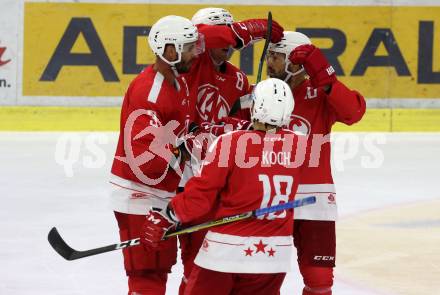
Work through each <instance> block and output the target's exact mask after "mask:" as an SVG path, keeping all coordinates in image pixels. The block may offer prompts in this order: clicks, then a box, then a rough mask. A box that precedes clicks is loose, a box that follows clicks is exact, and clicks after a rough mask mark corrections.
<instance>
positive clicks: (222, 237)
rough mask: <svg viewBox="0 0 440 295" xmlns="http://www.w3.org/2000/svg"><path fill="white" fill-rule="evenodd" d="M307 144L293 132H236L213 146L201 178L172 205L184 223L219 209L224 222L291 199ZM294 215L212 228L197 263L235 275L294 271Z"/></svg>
mask: <svg viewBox="0 0 440 295" xmlns="http://www.w3.org/2000/svg"><path fill="white" fill-rule="evenodd" d="M305 145H306V139H305V137H304V136H298V135H296V134H294V133H293V132H291V131H289V130H280V131H278V132H276V133H270V132H267V133H266V132H262V131H233V132H230V133H227V134H224V135H222V136H220V137H218V139H217V140H216V142H214V144H213V145H212V146H211V147H210V150H209V153H208V155H207V159H209V160H208V161H209V162H208V163H205V164H204V166H203V168H202V172H201V175H200V176H195V177H193V178H191V179H190V180H189V181H188V183H187V184H186V186H185V191H184V192H182V193H180V194H178V195H176V196H175V197H174V198H173V199H172V201H171V203H170V204H171V206H172V208H173V209H174V211H175V213H176V215H177V217H178V218H179V220H180V221H181V222H182V223H190V222H191V221H193V220H195V219H197V218H200V217H201V216H204V215H205V214H206V213H207V212H210V211H211V210H213V209H214V210H215V214H214V215H215V217H216V218H221V217H225V216H229V215H234V214H238V213H243V212H246V211H250V210H254V209H258V208H264V207H268V206H273V205H277V204H280V203H285V202H288V201H290V200H293V198H294V195H295V192H296V190H297V186H298V181H297V179H296V178H297V176H298V175H299V172H300V169H301V165H302V164H303V162H304V159H305ZM292 214H293V213H292V210H287V211H282V212H277V213H271V214H269V215H266V216H263V217H262V218H261V219H249V220H243V221H239V222H234V223H230V224H227V225H223V226H219V227H215V228H212V229H211V230H209V231H208V233H207V235H206V237H205V240H204V242H203V245H202V247H201V249H200V250H199V253H198V256H197V258H196V260H195V263H196V264H198V265H199V266H201V267H204V268H207V269H212V270H215V271H222V272H234V273H277V272H286V271H289V270H290V265H291V263H290V261H291V259H290V258H291V254H292V249H293V247H292V237H291V235H292V229H293V219H292Z"/></svg>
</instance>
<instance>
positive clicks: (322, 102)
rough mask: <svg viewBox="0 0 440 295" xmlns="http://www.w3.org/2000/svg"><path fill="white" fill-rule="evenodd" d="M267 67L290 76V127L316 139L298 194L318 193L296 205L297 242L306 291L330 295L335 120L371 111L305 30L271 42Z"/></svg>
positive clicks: (353, 119)
mask: <svg viewBox="0 0 440 295" xmlns="http://www.w3.org/2000/svg"><path fill="white" fill-rule="evenodd" d="M267 71H268V75H269V76H270V77H274V78H278V79H281V80H284V81H286V82H287V83H288V84H289V85H290V87H291V89H292V92H293V95H294V97H295V110H294V112H293V115H292V118H291V121H290V123H289V124H288V127H289V129H291V130H297V131H301V132H303V133H304V134H307V135H308V136H309V140H310V141H311V142H312V148H311V152H310V157H311V158H310V162H309V163H308V164H307V168H306V169H305V171H304V173H303V174H302V175H301V182H300V185H299V188H298V192H297V195H296V199H299V198H303V197H307V196H309V195H310V194H313V195H314V196H316V198H317V202H316V204H314V205H311V206H307V207H304V208H298V209H296V210H295V223H294V242H295V246H296V248H297V253H298V264H299V269H300V272H301V274H302V276H303V280H304V284H305V286H304V289H303V294H304V295H312V294H319V295H329V294H331V288H332V285H333V268H334V267H335V254H336V235H335V220H336V217H337V209H336V199H335V197H336V191H335V187H334V184H333V178H332V173H331V166H330V132H331V128H332V126H333V124H334V123H335V122H341V123H344V124H347V125H351V124H354V123H356V122H358V121H359V120H360V119H361V118H362V116H363V115H364V112H365V100H364V98H363V97H362V95H361V94H360V93H359V92H357V91H354V90H350V89H349V88H347V87H346V86H345V85H344V84H343V83H342V82H341V81H339V80H338V79H337V78H336V75H335V71H334V69H333V67H332V66H331V65H329V63H328V61H327V59H326V58H325V56H324V55H323V54H322V52H321V51H320V50H319V48H316V47H315V46H314V45H312V43H311V41H310V39H309V38H308V37H307V36H305V35H304V34H301V33H299V32H284V37H283V39H282V40H281V42H279V43H276V44H274V43H271V44H270V45H269V50H268V55H267Z"/></svg>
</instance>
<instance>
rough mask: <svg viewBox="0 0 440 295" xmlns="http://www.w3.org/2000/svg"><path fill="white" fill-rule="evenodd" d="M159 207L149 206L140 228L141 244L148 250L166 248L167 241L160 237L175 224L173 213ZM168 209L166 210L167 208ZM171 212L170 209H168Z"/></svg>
mask: <svg viewBox="0 0 440 295" xmlns="http://www.w3.org/2000/svg"><path fill="white" fill-rule="evenodd" d="M163 211H165V210H162V209H160V208H151V209H150V211H148V213H147V218H146V220H145V222H144V224H143V225H142V228H141V237H140V238H141V244H142V245H143V246H144V247H145V248H146V249H148V250H154V251H159V250H161V249H166V248H167V243H163V242H162V241H163V240H162V239H163V236H164V235H165V233H166V232H167V230H169V229H171V228H173V227H175V226H176V223H177V220H176V219H175V220H173V219H172V218H173V217H172V216H173V215H174V214H173V213H168V214H167V213H166V212H163ZM167 211H168V210H167ZM170 212H171V210H170ZM174 218H175V217H174Z"/></svg>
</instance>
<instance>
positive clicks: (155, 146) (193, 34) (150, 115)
mask: <svg viewBox="0 0 440 295" xmlns="http://www.w3.org/2000/svg"><path fill="white" fill-rule="evenodd" d="M253 23H254V22H241V23H238V24H236V26H237V27H239V28H237V29H235V30H232V28H230V27H227V26H201V27H200V29H197V28H196V27H195V26H194V25H193V24H192V23H191V21H189V20H188V19H186V18H183V17H179V16H166V17H164V18H161V19H160V20H158V21H157V22H156V23H155V24H154V25H153V26H152V28H151V30H150V33H149V37H148V43H149V45H150V47H151V49H152V51H153V52H154V54H155V55H156V61H155V63H154V64H153V65H151V66H149V67H147V68H146V69H144V71H143V72H142V73H140V74H139V75H138V76H137V77H136V78H135V79H134V80H133V81H132V82H131V84H130V86H129V88H128V90H127V92H126V94H125V97H124V101H123V105H122V109H121V122H120V129H121V130H120V135H119V141H118V145H117V149H116V154H115V158H114V161H113V166H112V171H111V172H112V179H111V183H112V184H113V185H114V187H113V191H112V193H111V196H112V203H113V208H114V211H115V217H116V220H117V222H118V226H119V232H120V238H121V240H127V239H133V238H136V237H138V236H139V234H140V228H141V226H142V224H143V222H144V220H145V213H146V212H147V209H148V208H149V207H150V206H155V207H159V208H166V206H167V204H168V202H169V200H170V198H171V197H172V196H174V195H175V193H176V189H177V187H178V183H179V181H180V175H181V172H180V171H181V170H180V169H181V168H182V165H181V159H182V155H181V154H180V150H179V149H177V148H176V138H177V137H179V136H182V135H184V134H185V133H186V132H187V131H188V130H187V127H188V126H189V123H190V122H192V121H194V101H195V99H194V98H193V97H192V96H191V93H190V90H189V89H190V88H189V81H187V79H186V78H185V77H179V76H180V74H183V73H187V72H189V71H190V69H191V66H192V64H193V62H194V60H195V57H196V56H197V54H198V53H199V52H200V51H201V50H199V49H201V47H200V46H199V44H200V42H199V41H200V39H199V33H201V32H202V34H203V35H204V41H205V45H206V47H207V48H221V47H225V46H227V45H225V44H233V46H234V47H235V46H237V40H244V42H243V44H247V43H246V42H250V41H251V40H255V39H259V38H262V37H263V36H264V34H265V32H266V27H265V24H264V21H263V20H262V21H259V22H258V24H260V26H259V27H258V28H257V27H252V28H250V27H249V26H250V25H251V24H253ZM123 253H124V265H125V270H126V273H127V276H128V287H129V294H132V295H134V294H165V287H166V280H167V276H168V273H169V272H170V270H171V266H172V265H173V264H174V263H175V262H176V255H177V242H176V239H170V240H168V241H167V242H166V243H164V250H163V251H160V252H159V251H151V250H146V249H144V248H143V247H141V246H139V247H132V248H129V249H124V251H123Z"/></svg>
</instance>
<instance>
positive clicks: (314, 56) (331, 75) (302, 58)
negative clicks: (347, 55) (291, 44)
mask: <svg viewBox="0 0 440 295" xmlns="http://www.w3.org/2000/svg"><path fill="white" fill-rule="evenodd" d="M289 60H290V61H291V62H292V63H293V64H300V65H303V66H304V69H305V70H306V72H307V74H308V75H309V76H310V82H311V84H312V86H314V87H323V86H330V85H332V84H333V83H334V82H335V81H336V74H335V70H334V69H333V67H332V66H331V65H330V64H329V63H328V61H327V58H325V56H324V54H323V53H322V51H321V50H320V49H319V48H317V47H315V45H312V44H305V45H301V46H298V47H296V48H295V49H294V50H293V51H292V52H291V53H290V55H289Z"/></svg>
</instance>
